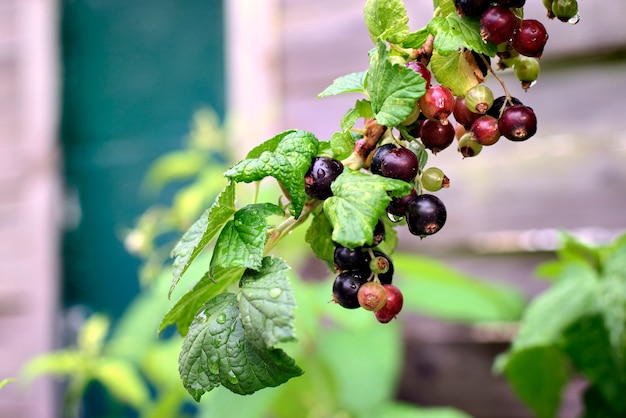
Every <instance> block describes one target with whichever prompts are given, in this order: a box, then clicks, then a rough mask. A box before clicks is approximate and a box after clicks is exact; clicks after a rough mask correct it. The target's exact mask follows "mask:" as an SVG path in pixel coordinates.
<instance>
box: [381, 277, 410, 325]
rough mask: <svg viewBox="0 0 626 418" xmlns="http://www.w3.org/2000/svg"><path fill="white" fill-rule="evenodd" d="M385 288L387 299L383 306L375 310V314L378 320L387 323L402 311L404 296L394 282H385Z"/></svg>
mask: <svg viewBox="0 0 626 418" xmlns="http://www.w3.org/2000/svg"><path fill="white" fill-rule="evenodd" d="M383 288H384V289H385V294H386V295H387V300H386V302H385V305H384V306H383V307H382V308H380V309H379V310H377V311H376V312H374V315H375V316H376V319H377V320H378V322H380V323H381V324H386V323H388V322H390V321H391V320H392V319H394V318H395V317H396V315H398V314H399V313H400V311H401V310H402V305H403V304H404V297H403V296H402V292H401V291H400V289H398V288H397V287H396V286H394V285H392V284H383Z"/></svg>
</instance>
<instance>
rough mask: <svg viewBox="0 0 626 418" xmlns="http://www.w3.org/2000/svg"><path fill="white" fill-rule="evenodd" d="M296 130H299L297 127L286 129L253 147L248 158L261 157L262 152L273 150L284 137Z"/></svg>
mask: <svg viewBox="0 0 626 418" xmlns="http://www.w3.org/2000/svg"><path fill="white" fill-rule="evenodd" d="M295 132H297V131H296V130H295V129H290V130H288V131H284V132H281V133H279V134H278V135H275V136H273V137H272V138H270V139H268V140H266V141H264V142H262V143H260V144H259V145H257V146H256V147H254V148H252V149H251V150H250V151H249V152H248V154H247V155H246V158H247V159H252V158H259V157H260V156H261V154H263V153H264V152H265V151H270V152H273V151H274V150H275V149H276V147H277V146H278V144H280V142H281V141H282V140H283V138H285V137H286V136H287V135H291V134H293V133H295Z"/></svg>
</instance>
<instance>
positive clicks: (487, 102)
mask: <svg viewBox="0 0 626 418" xmlns="http://www.w3.org/2000/svg"><path fill="white" fill-rule="evenodd" d="M492 104H493V92H492V91H491V89H490V88H489V87H487V86H485V85H484V84H478V85H476V86H474V87H472V88H471V89H469V90H468V91H467V93H465V106H467V108H468V109H469V110H471V111H472V112H474V113H478V114H481V115H484V114H485V112H487V110H489V108H490V107H491V105H492Z"/></svg>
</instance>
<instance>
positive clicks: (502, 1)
mask: <svg viewBox="0 0 626 418" xmlns="http://www.w3.org/2000/svg"><path fill="white" fill-rule="evenodd" d="M495 4H497V5H498V6H502V7H524V5H525V4H526V0H497V1H496V2H495Z"/></svg>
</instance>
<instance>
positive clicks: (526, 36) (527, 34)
mask: <svg viewBox="0 0 626 418" xmlns="http://www.w3.org/2000/svg"><path fill="white" fill-rule="evenodd" d="M547 42H548V31H547V30H546V28H545V26H543V24H542V23H541V22H540V21H538V20H535V19H524V20H522V22H521V23H520V25H519V27H518V28H517V29H516V30H515V31H514V32H513V36H512V37H511V46H512V47H513V48H515V50H516V51H517V52H519V53H520V54H522V55H526V56H527V57H535V58H539V57H540V56H541V54H542V53H543V48H544V47H545V46H546V43H547Z"/></svg>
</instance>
